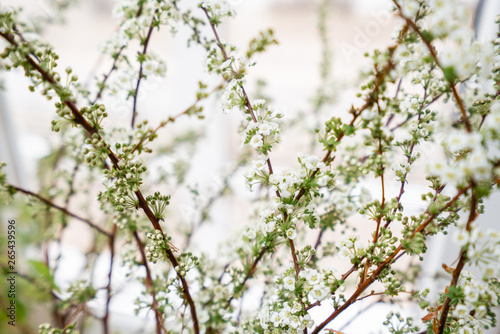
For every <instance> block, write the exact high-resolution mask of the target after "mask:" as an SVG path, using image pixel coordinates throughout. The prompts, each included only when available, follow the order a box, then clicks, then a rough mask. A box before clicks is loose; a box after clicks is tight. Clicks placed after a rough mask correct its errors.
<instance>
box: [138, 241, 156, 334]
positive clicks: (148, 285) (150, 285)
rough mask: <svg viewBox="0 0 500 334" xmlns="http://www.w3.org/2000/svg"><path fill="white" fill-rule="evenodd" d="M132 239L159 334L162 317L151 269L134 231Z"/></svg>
mask: <svg viewBox="0 0 500 334" xmlns="http://www.w3.org/2000/svg"><path fill="white" fill-rule="evenodd" d="M134 239H135V242H136V243H137V247H138V248H139V253H140V254H141V259H142V264H143V265H144V268H145V269H146V279H145V285H146V290H148V292H149V294H150V295H151V298H152V299H153V302H152V305H151V308H152V309H153V312H154V313H155V320H156V334H161V333H162V327H163V316H162V314H161V313H160V311H158V302H157V300H156V292H155V291H154V290H153V278H152V275H151V269H150V268H149V263H148V260H147V258H146V254H145V253H144V244H143V242H142V241H141V238H140V237H139V233H137V231H134Z"/></svg>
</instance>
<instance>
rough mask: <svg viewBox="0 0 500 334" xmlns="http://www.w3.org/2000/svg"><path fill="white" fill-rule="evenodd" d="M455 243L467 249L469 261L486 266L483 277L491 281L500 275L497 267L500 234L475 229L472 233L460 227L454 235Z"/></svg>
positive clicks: (499, 253)
mask: <svg viewBox="0 0 500 334" xmlns="http://www.w3.org/2000/svg"><path fill="white" fill-rule="evenodd" d="M454 239H455V242H456V243H457V244H458V245H460V246H461V247H466V249H467V259H468V261H469V262H470V263H473V264H475V265H476V266H478V265H480V266H484V271H483V275H484V276H483V277H484V279H485V280H486V279H489V278H491V277H498V276H499V275H500V268H498V266H497V265H496V263H498V261H500V247H499V245H500V233H499V232H498V231H496V230H488V231H486V232H484V231H482V230H481V229H479V228H478V227H474V228H473V229H472V230H471V231H468V230H467V229H465V226H460V229H459V230H458V231H457V232H456V233H455V235H454Z"/></svg>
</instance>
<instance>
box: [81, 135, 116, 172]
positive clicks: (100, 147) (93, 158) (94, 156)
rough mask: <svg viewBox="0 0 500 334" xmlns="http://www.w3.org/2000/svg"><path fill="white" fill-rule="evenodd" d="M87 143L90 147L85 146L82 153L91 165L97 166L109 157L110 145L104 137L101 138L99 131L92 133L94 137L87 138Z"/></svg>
mask: <svg viewBox="0 0 500 334" xmlns="http://www.w3.org/2000/svg"><path fill="white" fill-rule="evenodd" d="M85 144H87V145H88V147H85V148H84V149H83V152H82V153H83V154H84V155H85V161H86V162H87V163H88V164H89V165H91V166H96V165H97V164H98V163H100V162H102V161H104V160H106V159H107V158H108V155H109V153H110V151H109V147H108V145H107V144H106V142H105V141H104V139H102V138H99V135H98V134H97V133H94V134H93V135H92V139H86V140H85Z"/></svg>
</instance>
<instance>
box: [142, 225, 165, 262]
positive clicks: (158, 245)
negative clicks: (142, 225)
mask: <svg viewBox="0 0 500 334" xmlns="http://www.w3.org/2000/svg"><path fill="white" fill-rule="evenodd" d="M147 238H148V243H147V245H146V258H147V259H148V261H151V262H153V263H156V262H157V261H158V260H159V259H160V258H161V257H162V256H163V252H164V250H165V249H167V248H169V246H168V239H169V238H168V237H167V236H166V235H165V234H163V233H162V232H161V231H160V230H155V232H154V233H148V234H147Z"/></svg>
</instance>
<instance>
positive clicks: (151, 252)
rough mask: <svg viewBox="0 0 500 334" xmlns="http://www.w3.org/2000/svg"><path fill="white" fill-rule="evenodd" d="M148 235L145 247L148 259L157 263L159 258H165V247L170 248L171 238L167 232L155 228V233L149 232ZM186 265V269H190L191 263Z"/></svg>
mask: <svg viewBox="0 0 500 334" xmlns="http://www.w3.org/2000/svg"><path fill="white" fill-rule="evenodd" d="M146 237H147V238H148V242H147V245H146V247H145V250H146V258H147V259H148V261H151V262H153V263H156V262H157V261H158V260H161V259H162V258H163V256H164V253H165V249H167V248H169V246H168V240H169V238H168V237H167V236H165V234H163V233H162V232H161V231H160V230H155V232H154V233H148V234H147V235H146ZM186 263H187V262H186ZM184 266H185V268H184V269H187V270H189V269H190V265H189V266H188V265H187V264H185V265H184ZM187 270H186V271H187Z"/></svg>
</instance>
